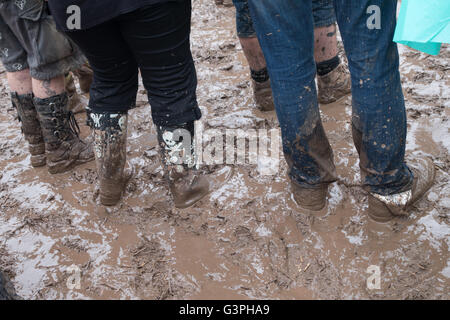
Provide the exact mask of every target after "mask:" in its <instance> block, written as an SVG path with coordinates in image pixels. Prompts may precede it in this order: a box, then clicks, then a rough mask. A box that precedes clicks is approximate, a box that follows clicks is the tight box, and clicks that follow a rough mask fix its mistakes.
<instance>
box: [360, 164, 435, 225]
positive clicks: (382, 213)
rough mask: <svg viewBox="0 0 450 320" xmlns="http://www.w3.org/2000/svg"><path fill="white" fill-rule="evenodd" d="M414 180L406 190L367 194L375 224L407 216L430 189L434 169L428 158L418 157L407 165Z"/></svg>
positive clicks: (370, 214) (370, 212)
mask: <svg viewBox="0 0 450 320" xmlns="http://www.w3.org/2000/svg"><path fill="white" fill-rule="evenodd" d="M408 165H409V167H410V169H411V171H412V172H413V174H414V180H413V182H412V184H411V185H410V186H408V187H407V188H406V190H404V191H402V192H400V193H396V194H392V195H387V196H383V195H380V194H376V193H369V211H368V212H369V216H370V217H371V218H372V219H373V220H375V221H377V222H388V221H390V220H392V219H393V218H394V217H396V216H403V217H407V216H408V209H409V208H410V207H411V206H412V205H413V204H415V203H416V202H417V201H418V200H420V199H421V198H422V197H423V195H424V194H425V193H426V192H427V191H428V190H429V189H430V188H431V186H432V185H433V182H434V178H435V176H436V169H435V167H434V164H433V162H432V161H431V159H429V158H425V157H418V158H416V159H415V161H414V162H411V163H410V164H408Z"/></svg>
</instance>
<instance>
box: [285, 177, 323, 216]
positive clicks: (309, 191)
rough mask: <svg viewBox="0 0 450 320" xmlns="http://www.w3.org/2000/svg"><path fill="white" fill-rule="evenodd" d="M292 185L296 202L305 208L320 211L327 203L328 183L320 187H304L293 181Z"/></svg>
mask: <svg viewBox="0 0 450 320" xmlns="http://www.w3.org/2000/svg"><path fill="white" fill-rule="evenodd" d="M291 187H292V194H293V196H294V199H295V202H296V203H297V205H298V206H300V207H302V208H303V209H307V210H311V211H320V210H322V209H323V208H324V207H325V205H326V204H327V195H328V184H323V185H320V186H319V187H318V188H303V187H300V186H299V185H298V184H297V183H296V182H294V181H291Z"/></svg>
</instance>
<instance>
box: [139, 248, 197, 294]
mask: <svg viewBox="0 0 450 320" xmlns="http://www.w3.org/2000/svg"><path fill="white" fill-rule="evenodd" d="M131 254H132V256H133V260H132V261H133V266H134V270H135V271H136V276H135V277H134V287H135V291H136V294H137V295H138V296H139V297H141V298H144V299H156V300H166V299H183V298H184V297H186V295H187V294H188V293H191V294H192V293H193V292H194V291H195V290H196V288H195V287H194V286H193V285H192V284H191V283H189V282H187V281H186V280H184V279H183V277H182V276H181V275H180V274H179V273H178V272H176V271H175V270H174V269H172V268H171V266H170V261H169V257H168V256H167V255H166V252H165V250H164V249H163V248H162V247H161V245H160V243H159V242H158V241H156V240H154V239H151V240H148V239H144V240H143V241H142V243H141V244H140V245H138V246H137V247H136V248H134V249H133V250H131Z"/></svg>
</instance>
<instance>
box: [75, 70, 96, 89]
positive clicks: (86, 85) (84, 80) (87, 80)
mask: <svg viewBox="0 0 450 320" xmlns="http://www.w3.org/2000/svg"><path fill="white" fill-rule="evenodd" d="M73 74H75V76H76V77H77V78H78V82H79V83H80V89H81V92H83V93H89V91H90V90H91V85H92V81H93V79H94V71H92V69H91V66H90V65H89V64H88V63H85V64H84V65H83V66H82V67H81V68H80V69H78V70H75V71H73Z"/></svg>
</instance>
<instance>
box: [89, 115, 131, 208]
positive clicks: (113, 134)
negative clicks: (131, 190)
mask: <svg viewBox="0 0 450 320" xmlns="http://www.w3.org/2000/svg"><path fill="white" fill-rule="evenodd" d="M88 116H89V119H88V123H89V124H90V126H91V128H92V129H93V131H94V152H95V162H96V164H97V173H98V179H99V187H100V203H101V204H102V205H104V206H114V205H116V204H117V203H118V202H119V201H120V199H121V198H122V195H123V193H124V191H125V187H126V185H127V183H128V182H129V181H130V179H131V177H132V175H133V172H132V170H131V169H126V168H125V166H126V159H127V125H128V114H127V113H126V112H125V113H93V112H88Z"/></svg>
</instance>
